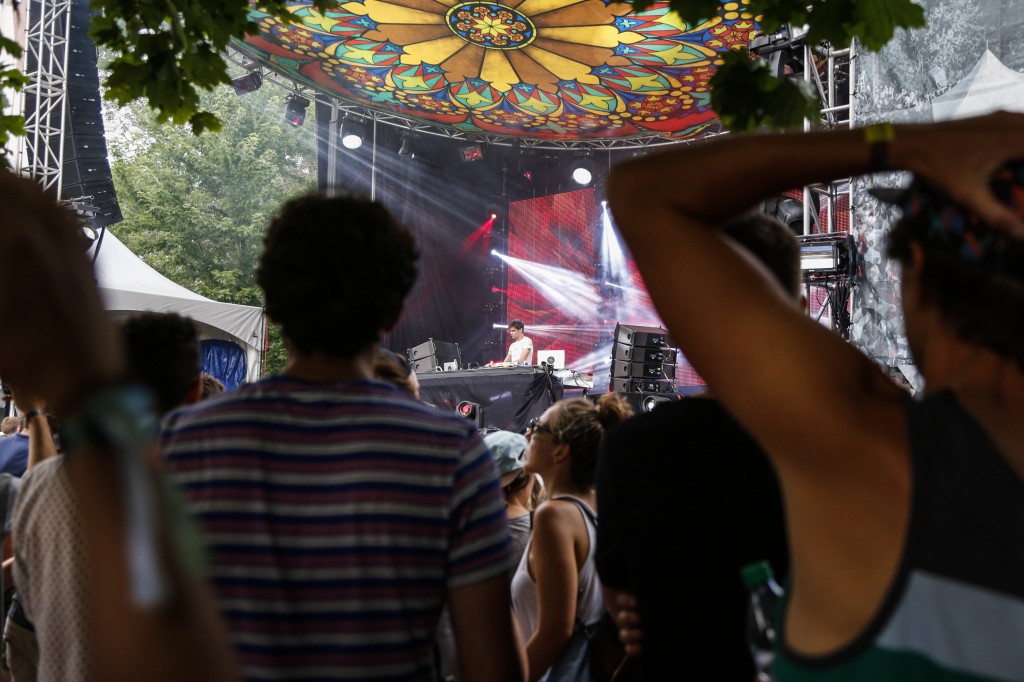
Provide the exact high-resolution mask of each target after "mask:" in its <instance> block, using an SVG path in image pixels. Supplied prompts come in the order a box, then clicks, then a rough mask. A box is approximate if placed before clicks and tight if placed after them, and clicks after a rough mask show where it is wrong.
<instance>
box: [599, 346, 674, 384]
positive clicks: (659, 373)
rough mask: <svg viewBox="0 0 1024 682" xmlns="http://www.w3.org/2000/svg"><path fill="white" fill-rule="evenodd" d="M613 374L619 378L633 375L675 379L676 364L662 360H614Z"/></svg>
mask: <svg viewBox="0 0 1024 682" xmlns="http://www.w3.org/2000/svg"><path fill="white" fill-rule="evenodd" d="M634 350H642V349H634ZM612 376H613V377H615V378H617V379H629V378H631V377H638V378H641V379H674V378H675V376H676V366H675V365H670V364H668V363H661V362H628V361H626V360H613V361H612Z"/></svg>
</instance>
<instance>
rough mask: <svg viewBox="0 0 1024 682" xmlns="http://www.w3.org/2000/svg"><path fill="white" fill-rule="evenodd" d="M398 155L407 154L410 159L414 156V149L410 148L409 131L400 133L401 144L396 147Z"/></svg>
mask: <svg viewBox="0 0 1024 682" xmlns="http://www.w3.org/2000/svg"><path fill="white" fill-rule="evenodd" d="M398 155H399V156H408V157H409V158H410V159H415V158H416V150H414V149H413V148H412V139H411V137H410V135H409V133H406V134H404V135H402V146H400V147H399V148H398Z"/></svg>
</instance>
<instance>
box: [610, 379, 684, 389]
mask: <svg viewBox="0 0 1024 682" xmlns="http://www.w3.org/2000/svg"><path fill="white" fill-rule="evenodd" d="M674 389H675V387H674V386H673V385H672V382H671V381H665V380H659V379H642V378H637V377H633V378H629V379H621V378H617V377H614V378H612V380H611V385H610V386H609V390H610V391H612V392H613V393H671V392H672V391H673V390H674Z"/></svg>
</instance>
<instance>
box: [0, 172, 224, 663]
mask: <svg viewBox="0 0 1024 682" xmlns="http://www.w3.org/2000/svg"><path fill="white" fill-rule="evenodd" d="M0 207H2V208H0V291H3V292H4V293H5V295H7V296H10V297H12V298H13V299H14V300H19V301H27V302H28V303H27V304H26V305H24V306H22V310H20V311H19V316H18V320H17V323H16V324H5V325H3V326H2V327H0V374H2V375H3V377H4V379H5V380H9V381H11V383H13V384H15V385H16V386H20V387H22V388H23V389H24V390H25V391H27V392H29V393H31V394H33V395H38V396H40V398H42V399H44V400H46V401H47V404H49V405H50V406H52V407H53V409H54V410H55V411H56V412H57V413H58V414H60V415H61V416H62V417H64V416H66V415H73V414H75V413H76V412H77V411H78V410H79V409H80V408H81V407H82V405H83V404H85V403H86V402H87V401H88V399H89V396H91V395H94V394H95V391H96V390H97V388H99V387H102V386H104V385H109V384H110V383H112V382H114V381H116V380H117V379H118V378H119V376H120V374H121V369H122V356H121V351H120V342H119V338H118V336H117V334H116V333H115V330H114V328H113V325H112V324H111V322H110V320H109V319H108V318H107V316H106V314H105V313H104V312H103V310H102V307H101V305H100V299H99V293H98V291H97V290H96V287H95V282H94V279H93V275H92V271H91V268H90V266H89V264H88V261H87V260H86V258H85V256H84V249H83V243H82V233H81V229H80V227H79V226H78V225H77V224H76V223H75V222H74V221H72V220H71V219H70V218H69V217H68V215H67V214H66V213H65V212H64V211H61V210H59V209H58V208H57V206H56V205H55V204H54V203H53V201H52V200H51V199H50V198H49V197H47V196H46V195H44V194H43V193H42V192H41V191H40V190H39V188H38V187H37V186H36V185H34V184H33V183H32V182H31V181H29V180H25V179H20V178H17V177H15V176H14V175H12V174H10V173H6V172H0ZM135 454H137V455H138V456H139V457H140V458H141V457H143V455H144V453H142V452H138V453H135ZM69 456H70V457H73V459H69V473H70V477H71V481H72V485H73V486H74V489H75V493H76V496H77V497H78V498H79V508H80V510H81V515H82V522H83V527H84V530H85V533H86V536H87V541H88V545H89V547H90V549H91V556H90V557H89V560H90V562H91V567H92V575H93V576H94V580H93V581H92V582H91V583H90V585H89V587H90V596H91V597H92V602H91V604H90V615H91V617H92V619H93V623H94V625H95V627H93V628H91V629H90V632H89V633H88V634H89V637H91V638H92V641H91V644H92V651H93V652H94V654H95V655H94V673H95V677H96V678H97V679H107V680H140V679H147V680H180V679H197V680H230V679H235V678H236V673H235V669H234V662H233V660H232V657H231V654H230V652H229V650H228V648H227V646H226V643H225V640H224V637H223V634H222V632H221V628H220V624H219V623H218V622H217V620H216V616H215V612H214V609H213V603H212V600H211V599H210V596H209V595H208V594H207V592H206V589H205V587H204V586H203V581H202V580H201V579H200V578H197V577H193V576H187V575H186V573H185V570H184V567H183V565H182V561H181V556H180V555H179V554H178V551H177V548H176V547H173V546H172V544H171V542H170V540H169V530H168V529H169V523H168V519H167V518H166V516H164V515H163V514H158V515H157V518H155V519H154V524H155V526H156V529H157V535H158V537H159V545H160V546H159V552H158V556H157V565H158V566H159V569H160V571H161V572H162V573H164V574H165V575H166V576H168V577H169V580H170V583H171V586H172V592H171V597H170V598H169V599H168V600H166V601H164V602H163V603H160V604H157V605H154V606H141V605H139V604H138V603H136V602H135V601H133V600H132V598H131V595H130V594H129V589H128V586H129V584H130V583H131V581H130V580H129V579H128V577H127V576H128V557H127V543H126V536H125V530H126V526H127V523H128V519H127V516H126V513H125V508H124V505H123V504H122V493H123V491H122V490H120V489H118V487H117V484H116V483H114V482H115V481H118V479H119V477H118V476H117V475H115V469H114V462H113V459H114V456H113V453H112V452H111V451H110V449H109V447H107V446H104V445H100V444H92V445H90V446H84V447H82V448H80V449H79V450H77V451H75V452H73V453H69ZM154 483H155V481H154V479H153V478H152V477H150V479H149V480H148V481H146V482H145V484H147V485H152V484H154ZM183 651H187V652H189V654H188V655H187V656H183V655H182V652H183Z"/></svg>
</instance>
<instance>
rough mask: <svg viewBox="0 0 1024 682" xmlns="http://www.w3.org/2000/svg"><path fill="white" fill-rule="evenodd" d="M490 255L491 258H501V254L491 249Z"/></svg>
mask: <svg viewBox="0 0 1024 682" xmlns="http://www.w3.org/2000/svg"><path fill="white" fill-rule="evenodd" d="M491 255H492V256H497V257H498V258H501V254H500V253H498V251H497V250H496V249H491Z"/></svg>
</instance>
